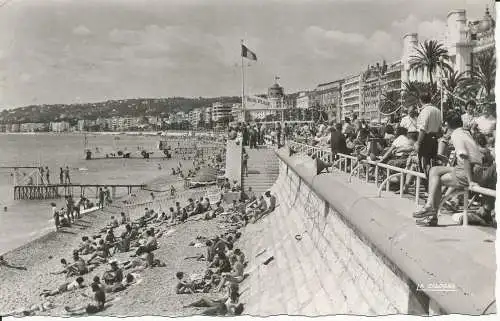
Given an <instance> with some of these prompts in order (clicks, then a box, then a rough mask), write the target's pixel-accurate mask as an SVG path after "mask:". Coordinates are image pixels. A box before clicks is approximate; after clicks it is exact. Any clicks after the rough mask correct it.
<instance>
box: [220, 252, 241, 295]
mask: <svg viewBox="0 0 500 321" xmlns="http://www.w3.org/2000/svg"><path fill="white" fill-rule="evenodd" d="M230 262H231V272H230V273H222V274H221V277H222V279H221V282H220V284H219V288H218V289H217V292H220V291H221V290H222V288H223V287H224V285H226V282H230V283H240V282H241V281H243V278H244V276H243V270H244V266H243V264H241V263H240V262H239V260H238V258H237V257H236V256H234V255H232V256H231V258H230Z"/></svg>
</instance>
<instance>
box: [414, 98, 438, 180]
mask: <svg viewBox="0 0 500 321" xmlns="http://www.w3.org/2000/svg"><path fill="white" fill-rule="evenodd" d="M420 101H421V102H422V103H423V104H424V106H423V108H422V110H421V111H420V114H419V115H418V118H417V129H418V131H419V133H418V138H417V142H416V143H415V151H416V152H417V154H418V159H419V166H420V170H421V171H422V172H424V173H425V176H427V178H429V171H430V168H431V166H432V164H431V161H432V160H433V159H435V158H436V157H437V152H438V135H439V133H440V131H441V123H442V119H441V111H440V110H439V108H437V107H436V106H434V105H432V104H431V94H430V93H428V92H426V93H423V94H422V95H421V97H420ZM425 185H426V186H427V185H428V182H427V183H426V184H425Z"/></svg>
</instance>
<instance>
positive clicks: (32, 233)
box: [0, 159, 190, 255]
mask: <svg viewBox="0 0 500 321" xmlns="http://www.w3.org/2000/svg"><path fill="white" fill-rule="evenodd" d="M173 161H175V162H177V161H180V162H181V163H182V165H183V166H184V167H188V168H189V167H190V166H189V164H190V162H189V161H184V160H177V159H175V160H172V162H173ZM138 178H139V176H137V177H136V178H133V180H137V179H138ZM158 182H160V184H164V185H166V186H170V185H174V186H176V188H177V189H178V190H179V188H182V186H183V182H182V180H180V179H179V178H178V177H171V175H170V174H169V173H168V172H162V173H161V174H160V175H159V176H157V177H155V178H152V179H151V178H148V179H147V180H144V181H139V184H144V185H146V186H148V187H150V188H151V187H155V186H156V185H157V184H158ZM149 193H150V192H148V191H144V194H147V195H148V196H149ZM128 196H129V195H121V196H118V197H116V198H115V199H114V201H115V202H120V203H121V202H122V201H123V200H125V199H126V198H127V197H128ZM51 202H56V203H57V204H58V206H57V208H60V207H61V204H62V203H63V202H64V198H58V199H54V200H39V201H26V203H24V204H21V205H17V206H16V207H14V208H10V207H9V215H14V216H16V217H15V219H17V218H18V217H19V216H20V215H21V212H29V213H31V212H37V213H38V214H40V215H42V216H43V217H44V218H43V219H40V218H39V217H37V222H38V223H36V222H32V221H30V222H26V223H25V224H24V226H23V228H24V227H25V226H27V225H28V224H30V228H31V229H32V230H31V229H29V228H28V229H29V230H26V229H23V230H22V232H21V233H19V230H18V233H15V231H13V233H7V232H8V231H4V232H6V233H7V234H9V235H3V237H4V238H7V239H8V242H6V243H5V244H2V242H0V255H7V254H8V253H9V252H12V251H15V250H17V249H18V248H21V247H23V246H25V245H26V244H29V243H31V242H33V241H36V240H38V239H40V238H43V237H44V236H46V235H47V234H50V233H55V228H54V223H53V219H52V217H51V216H50V215H49V214H48V213H49V211H50V206H49V204H50V203H51ZM112 206H113V205H112ZM46 213H47V214H46ZM0 215H1V214H0ZM28 219H29V218H28ZM0 221H2V222H5V223H3V224H8V223H9V220H8V218H5V217H3V218H2V220H0ZM4 240H6V239H4Z"/></svg>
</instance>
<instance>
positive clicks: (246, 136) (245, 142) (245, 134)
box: [241, 124, 248, 146]
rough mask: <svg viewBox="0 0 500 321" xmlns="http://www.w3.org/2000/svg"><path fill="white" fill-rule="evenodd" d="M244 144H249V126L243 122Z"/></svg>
mask: <svg viewBox="0 0 500 321" xmlns="http://www.w3.org/2000/svg"><path fill="white" fill-rule="evenodd" d="M241 134H242V135H241V136H242V138H243V140H242V145H243V146H248V128H247V126H246V124H243V128H242V133H241Z"/></svg>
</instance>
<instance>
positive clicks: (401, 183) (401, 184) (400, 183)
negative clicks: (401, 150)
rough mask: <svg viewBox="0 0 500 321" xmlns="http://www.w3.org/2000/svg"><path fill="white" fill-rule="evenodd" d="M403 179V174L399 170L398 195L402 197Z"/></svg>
mask: <svg viewBox="0 0 500 321" xmlns="http://www.w3.org/2000/svg"><path fill="white" fill-rule="evenodd" d="M404 179H405V175H404V173H403V172H401V176H399V197H401V198H402V197H403V187H404Z"/></svg>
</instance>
